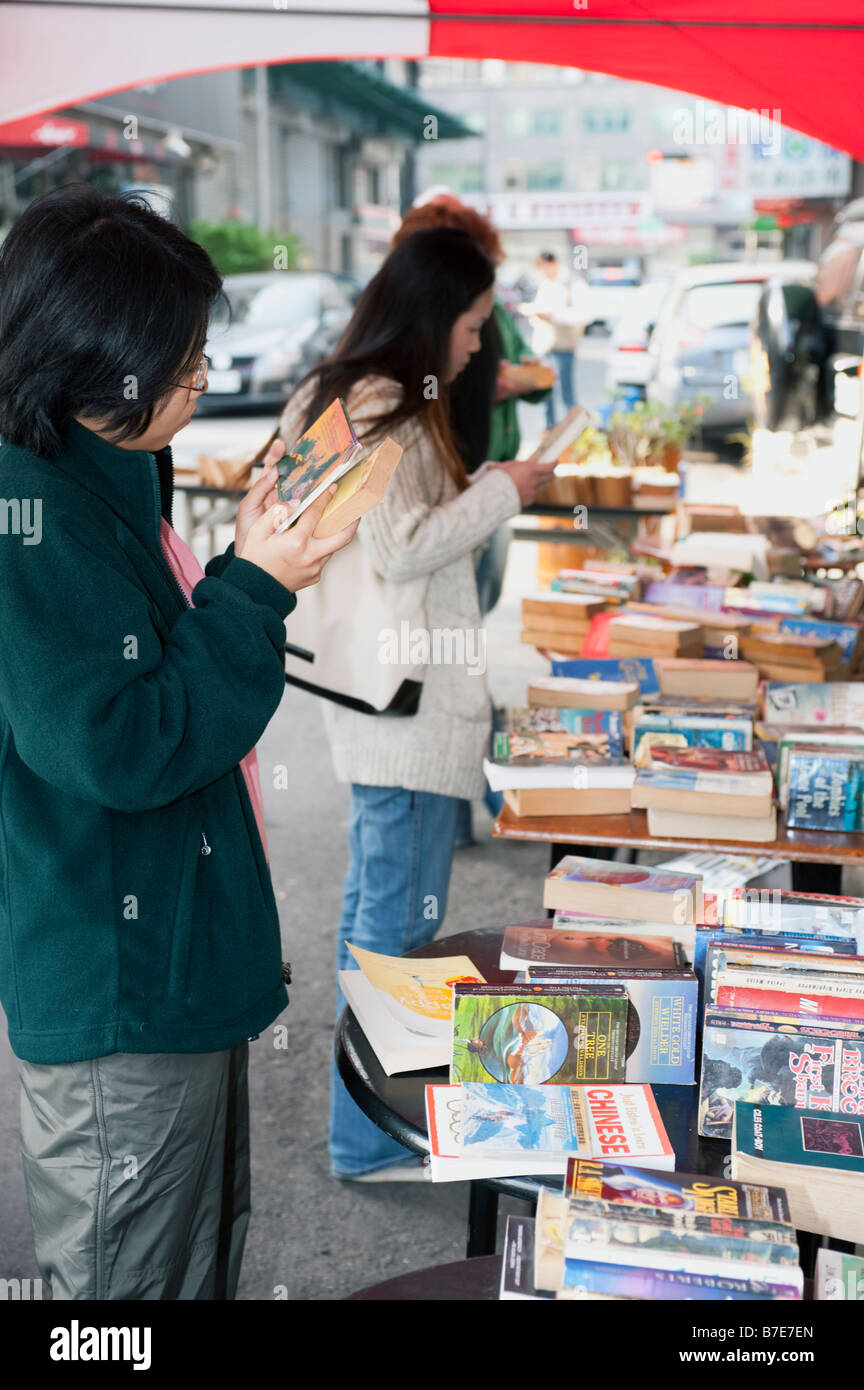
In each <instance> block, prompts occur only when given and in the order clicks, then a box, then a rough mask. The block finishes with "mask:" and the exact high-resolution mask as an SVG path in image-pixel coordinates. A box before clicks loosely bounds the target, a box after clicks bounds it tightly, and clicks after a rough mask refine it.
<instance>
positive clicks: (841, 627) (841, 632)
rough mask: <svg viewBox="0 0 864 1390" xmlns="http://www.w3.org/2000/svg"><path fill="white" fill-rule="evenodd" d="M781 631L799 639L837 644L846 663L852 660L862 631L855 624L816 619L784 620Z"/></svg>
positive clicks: (781, 623)
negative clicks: (822, 638)
mask: <svg viewBox="0 0 864 1390" xmlns="http://www.w3.org/2000/svg"><path fill="white" fill-rule="evenodd" d="M780 631H781V632H791V633H793V634H794V635H795V636H797V637H824V638H826V639H827V640H829V641H832V642H836V643H837V645H838V647H839V648H840V651H841V652H842V654H843V660H844V662H845V661H851V660H852V657H853V655H854V654H855V648H856V647H857V645H858V642H859V639H860V637H861V629H860V627H858V626H857V624H855V623H831V622H824V621H820V620H819V619H815V618H810V619H808V618H783V619H781V622H780Z"/></svg>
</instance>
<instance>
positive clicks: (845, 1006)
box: [717, 985, 864, 1019]
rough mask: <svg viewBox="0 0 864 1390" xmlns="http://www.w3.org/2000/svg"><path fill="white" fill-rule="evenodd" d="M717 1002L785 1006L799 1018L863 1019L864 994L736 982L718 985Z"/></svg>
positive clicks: (725, 1005) (743, 1006)
mask: <svg viewBox="0 0 864 1390" xmlns="http://www.w3.org/2000/svg"><path fill="white" fill-rule="evenodd" d="M717 1003H718V1005H719V1006H720V1007H721V1008H728V1009H757V1010H760V1011H762V1010H764V1011H765V1012H766V1013H767V1012H772V1011H774V1010H782V1009H786V1010H788V1011H789V1012H791V1013H794V1014H797V1015H798V1016H799V1017H802V1018H854V1019H864V998H860V997H856V998H853V999H849V998H843V997H841V996H839V995H831V994H821V995H820V994H804V993H801V992H800V991H798V990H786V991H783V990H772V989H742V988H739V987H736V986H735V985H720V986H719V987H718V989H717Z"/></svg>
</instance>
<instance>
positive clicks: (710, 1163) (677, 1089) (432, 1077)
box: [336, 917, 728, 1258]
mask: <svg viewBox="0 0 864 1390" xmlns="http://www.w3.org/2000/svg"><path fill="white" fill-rule="evenodd" d="M507 925H511V924H510V923H508V924H507ZM520 925H523V926H534V927H548V925H549V919H548V918H546V917H544V918H542V919H540V920H538V921H534V922H526V923H521V924H520ZM504 931H505V926H499V927H480V928H478V929H477V930H476V931H468V932H458V933H456V934H455V935H454V936H444V937H441V938H439V939H438V940H437V941H432V942H430V943H429V945H428V946H421V947H419V948H418V949H417V950H416V951H409V952H408V954H409V955H411V956H461V955H465V956H469V957H470V958H471V960H472V961H473V962H474V964H475V965H476V966H477V969H478V970H479V971H480V972H481V974H482V975H484V976H485V978H486V980H487V981H488V982H489V983H490V984H495V983H498V982H502V983H505V984H511V983H512V982H513V979H514V978H515V977H514V973H513V971H512V970H511V971H507V970H501V969H499V966H498V958H499V955H500V951H501V940H502V937H503V935H504ZM336 1065H337V1067H338V1070H339V1075H340V1076H341V1077H342V1080H343V1081H344V1083H345V1086H346V1087H347V1089H348V1092H349V1094H350V1096H351V1098H352V1099H353V1100H354V1101H355V1102H356V1104H357V1105H359V1107H360V1109H361V1110H362V1111H363V1113H364V1114H365V1115H368V1117H369V1119H370V1120H372V1121H373V1122H374V1123H375V1124H376V1125H378V1127H379V1129H383V1130H384V1132H385V1134H389V1135H391V1136H392V1137H393V1138H394V1139H398V1140H399V1142H400V1144H404V1145H405V1146H406V1148H408V1149H411V1150H412V1151H413V1152H414V1153H417V1154H428V1153H429V1136H428V1134H427V1132H426V1103H425V1088H426V1086H427V1085H428V1084H429V1083H430V1082H434V1081H438V1082H446V1081H447V1079H448V1076H447V1069H446V1068H444V1067H441V1068H436V1069H435V1070H433V1071H412V1072H402V1073H401V1074H400V1075H398V1076H387V1075H386V1073H385V1072H384V1070H383V1068H382V1066H381V1063H380V1062H379V1061H378V1058H377V1057H376V1056H375V1053H374V1051H373V1050H372V1047H371V1045H370V1043H369V1042H368V1040H367V1038H366V1034H365V1033H364V1032H363V1029H362V1028H361V1027H360V1024H359V1023H358V1022H357V1019H356V1018H355V1017H354V1014H353V1013H352V1012H351V1010H350V1009H349V1008H346V1009H345V1010H344V1011H343V1013H342V1016H341V1018H340V1020H339V1025H338V1027H337V1029H336ZM654 1095H655V1098H656V1101H657V1106H658V1109H659V1111H660V1114H661V1115H662V1117H663V1123H664V1125H665V1126H666V1131H667V1133H668V1135H669V1142H670V1144H671V1145H672V1147H673V1149H674V1150H675V1167H676V1168H677V1169H678V1170H679V1171H680V1172H684V1173H707V1174H710V1175H711V1176H712V1177H722V1176H723V1166H724V1160H725V1158H726V1156H727V1154H728V1148H727V1145H726V1143H725V1141H724V1140H722V1139H702V1138H700V1137H699V1136H698V1134H697V1132H696V1107H697V1101H698V1096H699V1087H698V1086H655V1088H654ZM541 1184H545V1185H546V1186H547V1187H561V1186H562V1184H563V1178H560V1177H554V1176H553V1177H550V1176H543V1177H518V1178H485V1179H483V1180H481V1181H478V1182H472V1183H471V1184H470V1199H469V1210H468V1241H467V1254H468V1257H469V1258H471V1257H474V1256H482V1255H491V1254H494V1251H495V1238H496V1227H497V1218H498V1195H499V1193H502V1192H504V1193H507V1194H508V1195H509V1196H511V1197H518V1198H521V1199H522V1200H523V1201H526V1202H531V1203H532V1204H533V1205H536V1203H537V1193H538V1191H539V1189H540V1186H541Z"/></svg>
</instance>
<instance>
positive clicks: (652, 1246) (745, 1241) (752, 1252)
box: [564, 1204, 801, 1283]
mask: <svg viewBox="0 0 864 1390" xmlns="http://www.w3.org/2000/svg"><path fill="white" fill-rule="evenodd" d="M652 1216H653V1214H652V1213H649V1212H646V1213H645V1219H644V1220H640V1219H639V1216H638V1213H637V1212H631V1213H630V1215H629V1217H628V1219H627V1220H623V1219H621V1220H615V1219H614V1218H608V1217H605V1216H600V1215H597V1216H592V1215H590V1214H589V1213H587V1212H583V1211H578V1210H574V1207H573V1204H571V1207H570V1210H569V1211H568V1213H567V1239H566V1244H565V1247H564V1250H565V1255H567V1254H572V1255H575V1256H576V1258H579V1257H580V1256H582V1255H588V1256H589V1258H590V1251H591V1248H592V1247H594V1249H595V1251H596V1258H597V1259H599V1260H602V1259H604V1258H608V1259H610V1260H612V1261H617V1262H618V1263H621V1264H625V1263H627V1262H628V1260H632V1261H633V1263H634V1264H635V1263H639V1264H649V1265H650V1262H651V1260H650V1257H651V1256H653V1257H655V1258H657V1263H658V1265H661V1266H662V1265H664V1264H665V1266H666V1268H667V1269H668V1268H671V1269H674V1268H687V1269H692V1268H693V1267H694V1265H695V1266H696V1268H698V1267H699V1265H700V1264H701V1263H702V1262H703V1261H704V1262H705V1263H706V1264H708V1263H709V1262H711V1263H716V1264H722V1263H724V1262H726V1261H732V1262H734V1263H738V1262H740V1264H741V1267H742V1274H744V1273H745V1271H746V1268H747V1266H748V1265H755V1266H756V1268H757V1269H759V1270H760V1271H763V1272H764V1274H766V1275H767V1273H768V1270H769V1267H773V1268H771V1274H772V1275H776V1274H777V1273H780V1272H782V1271H783V1270H788V1271H789V1274H790V1278H789V1282H790V1283H791V1282H792V1281H793V1280H794V1278H795V1277H796V1276H795V1275H794V1274H793V1273H792V1271H795V1270H798V1275H797V1277H798V1278H799V1279H800V1278H801V1274H800V1267H799V1264H798V1260H799V1255H798V1246H797V1244H796V1243H795V1240H794V1237H793V1238H792V1240H791V1241H786V1242H783V1243H780V1242H778V1241H776V1240H760V1239H759V1238H758V1237H755V1238H751V1237H747V1236H744V1237H740V1236H730V1235H724V1234H722V1233H721V1232H720V1231H715V1232H713V1233H709V1232H708V1231H705V1230H700V1229H697V1228H696V1227H695V1226H693V1225H691V1224H687V1223H688V1222H693V1221H698V1220H699V1218H698V1217H693V1216H692V1215H691V1214H690V1213H689V1212H682V1213H676V1215H675V1217H674V1218H673V1221H674V1223H675V1224H672V1225H670V1224H668V1223H667V1222H664V1221H655V1220H653V1219H652ZM707 1219H708V1220H709V1221H711V1220H713V1218H710V1217H709V1218H707ZM777 1229H779V1230H782V1229H783V1228H782V1227H778V1228H777ZM786 1229H787V1230H788V1227H787V1228H786ZM790 1234H791V1232H790ZM601 1252H602V1253H601ZM607 1252H608V1254H607ZM646 1256H647V1257H648V1258H646Z"/></svg>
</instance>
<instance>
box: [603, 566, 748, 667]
mask: <svg viewBox="0 0 864 1390" xmlns="http://www.w3.org/2000/svg"><path fill="white" fill-rule="evenodd" d="M660 587H661V586H660V585H653V584H652V585H651V589H652V590H653V589H655V588H660ZM681 587H682V588H684V587H686V586H684V585H682V586H681ZM649 592H650V591H649ZM630 613H648V614H654V616H655V617H659V618H666V619H669V620H674V621H677V622H689V623H695V624H697V625H698V626H699V627H700V628H701V630H702V643H703V655H704V656H705V657H709V658H714V659H719V660H721V661H722V660H723V659H724V657H725V655H726V653H727V652H729V651H736V652H737V650H738V644H739V643H740V642H741V639H742V638H744V637H745V636H746V635H747V634H748V633H749V632H750V628H751V624H750V620H749V618H745V617H742V616H741V614H740V613H725V612H717V611H715V610H714V609H711V608H693V607H689V606H688V605H686V604H683V603H662V602H660V603H658V602H656V601H654V600H652V601H651V602H646V603H629V604H628V605H627V607H626V609H625V610H624V614H623V615H622V616H624V615H626V614H630Z"/></svg>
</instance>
